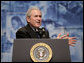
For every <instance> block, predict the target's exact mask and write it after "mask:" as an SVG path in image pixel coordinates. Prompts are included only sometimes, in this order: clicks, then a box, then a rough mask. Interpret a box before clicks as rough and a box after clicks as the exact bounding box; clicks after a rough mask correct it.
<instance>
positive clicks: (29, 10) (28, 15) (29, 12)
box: [26, 7, 40, 17]
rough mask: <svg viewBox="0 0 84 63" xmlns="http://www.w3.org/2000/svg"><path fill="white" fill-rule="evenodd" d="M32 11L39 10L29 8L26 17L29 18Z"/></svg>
mask: <svg viewBox="0 0 84 63" xmlns="http://www.w3.org/2000/svg"><path fill="white" fill-rule="evenodd" d="M32 10H40V9H39V8H38V7H30V8H29V9H28V11H27V13H26V17H30V16H31V11H32Z"/></svg>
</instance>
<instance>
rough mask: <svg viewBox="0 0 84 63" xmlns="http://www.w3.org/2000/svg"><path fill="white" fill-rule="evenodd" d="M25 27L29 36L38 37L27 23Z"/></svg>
mask: <svg viewBox="0 0 84 63" xmlns="http://www.w3.org/2000/svg"><path fill="white" fill-rule="evenodd" d="M26 28H27V30H28V34H29V35H30V36H31V38H38V36H37V34H36V33H35V31H34V30H33V29H32V28H31V27H30V26H29V24H27V26H26Z"/></svg>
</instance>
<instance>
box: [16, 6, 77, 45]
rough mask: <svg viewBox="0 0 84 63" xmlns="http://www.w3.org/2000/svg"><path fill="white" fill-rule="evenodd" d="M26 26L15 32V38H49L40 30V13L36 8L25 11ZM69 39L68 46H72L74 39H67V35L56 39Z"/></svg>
mask: <svg viewBox="0 0 84 63" xmlns="http://www.w3.org/2000/svg"><path fill="white" fill-rule="evenodd" d="M26 20H27V23H28V24H27V25H26V26H25V27H22V28H20V29H19V30H18V31H17V32H16V38H17V39H18V38H49V33H48V31H47V30H46V29H45V28H42V29H40V28H39V27H40V26H41V21H42V13H41V11H40V10H39V9H38V8H36V7H33V8H30V9H29V10H28V11H27V15H26ZM63 38H66V39H69V45H71V46H74V45H73V44H75V43H76V42H75V41H76V40H75V38H76V37H69V34H67V35H63V36H62V37H61V34H59V35H58V36H57V39H63Z"/></svg>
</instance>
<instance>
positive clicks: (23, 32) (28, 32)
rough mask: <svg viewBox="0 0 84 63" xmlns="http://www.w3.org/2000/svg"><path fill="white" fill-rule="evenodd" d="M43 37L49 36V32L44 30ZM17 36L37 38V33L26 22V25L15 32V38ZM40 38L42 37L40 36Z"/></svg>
mask: <svg viewBox="0 0 84 63" xmlns="http://www.w3.org/2000/svg"><path fill="white" fill-rule="evenodd" d="M44 34H45V38H49V33H48V31H47V30H46V31H45V33H44ZM18 38H38V35H37V34H36V32H35V31H34V30H33V29H32V28H31V27H30V25H29V24H27V25H26V26H24V27H22V28H20V29H19V30H18V31H17V32H16V39H18ZM41 38H42V37H41Z"/></svg>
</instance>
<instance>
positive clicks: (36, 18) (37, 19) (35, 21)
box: [27, 10, 42, 28]
mask: <svg viewBox="0 0 84 63" xmlns="http://www.w3.org/2000/svg"><path fill="white" fill-rule="evenodd" d="M27 21H28V22H29V24H30V25H31V26H33V27H35V28H39V27H40V26H41V21H42V15H41V11H40V10H32V11H31V16H30V18H28V20H27Z"/></svg>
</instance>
